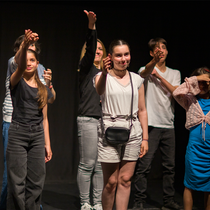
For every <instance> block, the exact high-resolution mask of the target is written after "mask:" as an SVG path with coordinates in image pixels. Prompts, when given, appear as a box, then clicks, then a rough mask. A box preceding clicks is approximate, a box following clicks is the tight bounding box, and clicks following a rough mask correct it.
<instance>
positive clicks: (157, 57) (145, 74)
mask: <svg viewBox="0 0 210 210" xmlns="http://www.w3.org/2000/svg"><path fill="white" fill-rule="evenodd" d="M161 55H162V52H161V50H160V48H158V47H157V48H156V49H155V51H154V57H153V59H152V60H151V61H150V62H149V63H148V64H146V66H145V69H144V70H143V71H141V72H140V76H141V77H143V78H147V77H148V76H149V75H150V74H151V73H152V71H153V69H154V67H155V65H156V64H157V63H158V62H159V61H160V59H161Z"/></svg>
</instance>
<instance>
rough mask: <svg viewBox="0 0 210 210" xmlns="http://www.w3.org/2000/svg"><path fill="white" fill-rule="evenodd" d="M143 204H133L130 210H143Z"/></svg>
mask: <svg viewBox="0 0 210 210" xmlns="http://www.w3.org/2000/svg"><path fill="white" fill-rule="evenodd" d="M143 209H144V207H143V203H134V206H133V208H132V210H143Z"/></svg>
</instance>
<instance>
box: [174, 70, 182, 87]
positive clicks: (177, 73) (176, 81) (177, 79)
mask: <svg viewBox="0 0 210 210" xmlns="http://www.w3.org/2000/svg"><path fill="white" fill-rule="evenodd" d="M173 78H174V79H173V84H172V85H173V86H179V85H180V84H181V73H180V71H179V70H174V77H173Z"/></svg>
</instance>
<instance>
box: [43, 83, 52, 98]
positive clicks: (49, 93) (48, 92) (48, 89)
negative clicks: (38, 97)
mask: <svg viewBox="0 0 210 210" xmlns="http://www.w3.org/2000/svg"><path fill="white" fill-rule="evenodd" d="M45 87H46V88H47V100H49V99H51V98H52V97H53V94H52V92H51V91H50V88H49V87H47V86H45Z"/></svg>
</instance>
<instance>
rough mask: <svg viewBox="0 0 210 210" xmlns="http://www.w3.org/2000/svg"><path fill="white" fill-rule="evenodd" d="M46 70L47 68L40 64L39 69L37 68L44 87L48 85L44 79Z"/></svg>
mask: <svg viewBox="0 0 210 210" xmlns="http://www.w3.org/2000/svg"><path fill="white" fill-rule="evenodd" d="M44 70H45V67H44V66H43V65H42V64H40V63H39V65H38V68H37V72H38V75H39V79H40V81H41V82H42V83H43V84H44V85H46V82H45V80H44V77H43V74H44Z"/></svg>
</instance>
